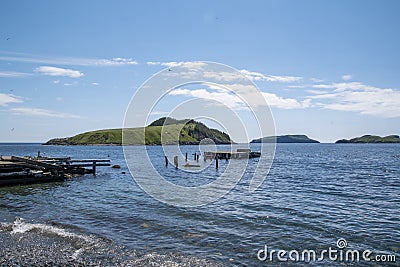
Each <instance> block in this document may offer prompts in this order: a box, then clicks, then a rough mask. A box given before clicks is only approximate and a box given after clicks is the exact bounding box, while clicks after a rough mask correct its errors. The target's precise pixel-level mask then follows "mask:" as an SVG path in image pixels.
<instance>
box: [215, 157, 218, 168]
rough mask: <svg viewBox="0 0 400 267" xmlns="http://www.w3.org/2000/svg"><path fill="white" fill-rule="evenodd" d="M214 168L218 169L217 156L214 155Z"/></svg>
mask: <svg viewBox="0 0 400 267" xmlns="http://www.w3.org/2000/svg"><path fill="white" fill-rule="evenodd" d="M215 168H216V169H218V157H215Z"/></svg>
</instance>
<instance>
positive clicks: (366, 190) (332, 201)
mask: <svg viewBox="0 0 400 267" xmlns="http://www.w3.org/2000/svg"><path fill="white" fill-rule="evenodd" d="M181 149H182V151H183V152H185V150H186V151H188V152H189V154H191V153H193V152H195V151H197V150H198V147H197V146H184V147H181ZM38 150H40V151H41V153H42V155H44V156H52V157H60V156H71V157H72V158H106V159H107V158H109V159H110V160H111V164H119V165H121V169H112V168H110V167H100V168H98V174H97V176H96V177H93V176H91V175H86V176H83V177H77V178H74V179H73V180H70V181H66V182H62V183H51V184H40V185H27V186H17V187H6V188H0V222H1V223H2V225H3V229H2V230H1V231H10V234H12V233H11V232H12V231H14V232H15V231H17V230H16V227H20V229H19V232H20V233H24V230H23V229H24V227H25V229H26V231H28V230H29V229H31V228H32V225H36V227H39V225H41V226H42V229H45V227H43V226H46V225H51V226H53V227H56V228H57V229H61V230H63V231H64V232H62V233H65V232H68V233H79V234H81V235H87V236H98V237H101V238H106V239H109V240H111V241H112V242H115V243H116V244H118V245H122V246H125V247H127V248H128V249H130V250H134V251H139V252H141V253H155V254H154V255H163V254H166V253H177V254H180V255H182V256H190V257H193V256H194V257H198V258H205V259H209V260H211V261H214V262H218V263H222V264H224V265H238V266H267V265H270V262H261V261H259V260H258V259H257V252H258V251H259V250H260V249H264V246H265V245H267V246H268V249H270V250H272V249H274V250H280V249H282V250H287V251H290V250H292V249H295V250H298V251H301V250H304V249H314V250H317V251H318V250H319V251H320V250H323V249H328V248H329V247H332V248H337V246H336V245H337V244H336V241H337V240H338V239H339V238H344V239H346V241H347V248H349V249H358V250H360V251H362V250H366V249H369V250H371V251H373V252H376V253H381V254H394V255H396V257H397V263H398V262H399V261H400V256H399V255H400V254H399V253H400V145H396V144H393V145H392V144H377V145H375V144H368V145H357V144H343V145H339V144H278V145H277V149H276V155H275V160H274V162H273V165H272V167H271V171H270V173H269V175H268V176H267V178H266V179H265V181H264V183H263V184H262V186H261V187H260V188H259V189H258V190H257V191H256V192H254V193H250V192H249V191H248V185H249V180H250V177H251V173H252V172H253V171H254V169H252V166H256V163H257V159H252V160H250V161H249V167H248V168H247V170H246V173H245V175H244V177H243V178H242V180H241V181H240V182H239V183H238V185H237V186H236V187H235V188H234V189H233V190H232V191H231V192H230V193H229V194H227V195H226V196H225V197H223V198H221V199H219V200H218V201H216V202H214V203H212V204H209V205H206V206H202V207H197V208H176V207H173V206H169V205H167V204H163V203H160V202H158V201H157V200H155V199H153V198H151V197H149V196H148V195H147V194H146V193H145V192H144V191H143V190H142V189H140V187H139V186H138V185H137V184H136V183H135V181H134V180H133V178H132V177H131V175H130V173H129V170H128V168H127V167H126V163H125V160H124V155H123V151H122V147H116V146H41V145H39V144H0V154H1V155H21V156H22V155H37V151H38ZM253 150H255V151H257V150H258V149H257V144H254V146H253ZM148 153H149V157H150V158H154V161H155V165H158V166H160V168H164V171H165V174H166V176H169V177H171V179H172V180H174V181H175V182H176V183H177V184H179V183H180V182H181V183H182V184H187V182H193V180H196V179H197V178H196V177H198V179H204V177H202V175H201V174H190V173H187V172H183V171H180V170H175V169H174V168H172V166H169V167H168V169H165V166H163V165H164V158H163V151H162V148H161V147H157V146H154V147H148ZM226 164H227V163H226V162H225V161H220V170H218V171H217V170H215V169H212V168H211V169H210V170H208V171H207V179H211V180H212V179H213V177H214V176H215V178H217V177H218V175H219V172H221V171H223V168H224V165H226ZM122 172H126V174H123V173H122ZM185 181H186V182H185ZM195 183H196V181H195ZM20 218H22V220H21V219H20ZM7 225H8V226H13V227H8V228H7V227H5V226H7ZM28 226H29V227H28ZM39 228H40V227H39ZM7 229H8V230H7ZM52 229H53V228H52ZM62 236H63V235H62ZM64 236H65V234H64ZM66 238H67V237H66ZM0 246H1V244H0ZM105 257H106V256H105ZM274 263H275V264H278V263H277V262H276V261H275V262H274ZM274 263H273V264H274ZM292 264H293V263H292ZM312 264H313V265H316V266H319V265H330V266H331V265H337V266H340V265H343V263H339V262H332V261H329V260H325V261H323V262H319V263H312ZM283 265H285V264H283ZM362 265H366V263H365V264H364V263H363V264H362Z"/></svg>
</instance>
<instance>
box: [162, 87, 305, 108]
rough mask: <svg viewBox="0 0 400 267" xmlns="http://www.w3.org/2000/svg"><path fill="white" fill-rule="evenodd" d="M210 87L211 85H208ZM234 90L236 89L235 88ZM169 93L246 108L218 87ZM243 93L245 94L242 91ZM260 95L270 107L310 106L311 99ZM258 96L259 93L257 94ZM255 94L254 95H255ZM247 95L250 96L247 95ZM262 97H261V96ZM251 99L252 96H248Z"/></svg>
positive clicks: (240, 101)
mask: <svg viewBox="0 0 400 267" xmlns="http://www.w3.org/2000/svg"><path fill="white" fill-rule="evenodd" d="M209 88H210V89H212V88H211V87H209ZM235 91H236V90H235ZM170 94H171V95H185V96H192V97H196V98H202V99H208V100H214V101H217V102H220V103H221V104H224V105H226V106H227V107H228V108H231V109H236V110H238V109H244V108H246V106H247V105H246V103H245V102H244V101H243V100H242V99H241V98H240V97H239V96H238V95H235V94H233V93H231V92H229V91H228V90H225V89H221V88H218V89H216V90H215V91H213V92H210V91H208V90H206V89H195V90H189V89H175V90H173V91H171V92H170ZM244 94H246V93H245V92H244ZM261 94H262V96H264V98H265V101H266V103H267V104H268V105H269V106H270V107H275V108H280V109H303V108H308V107H310V106H311V99H306V100H304V101H298V100H296V99H292V98H283V97H280V96H277V95H276V94H272V93H266V92H262V93H261ZM257 96H260V95H257ZM257 96H255V97H257ZM247 97H250V96H249V95H248V96H247ZM261 98H262V97H261ZM250 99H252V100H253V98H251V97H250ZM251 104H252V105H253V106H257V105H265V102H264V101H263V100H262V99H255V100H254V101H253V102H252V103H251Z"/></svg>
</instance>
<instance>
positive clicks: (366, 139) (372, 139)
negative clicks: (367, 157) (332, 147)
mask: <svg viewBox="0 0 400 267" xmlns="http://www.w3.org/2000/svg"><path fill="white" fill-rule="evenodd" d="M347 143H400V138H399V136H398V135H388V136H385V137H380V136H377V135H364V136H361V137H356V138H352V139H349V140H348V139H341V140H338V141H336V144H347Z"/></svg>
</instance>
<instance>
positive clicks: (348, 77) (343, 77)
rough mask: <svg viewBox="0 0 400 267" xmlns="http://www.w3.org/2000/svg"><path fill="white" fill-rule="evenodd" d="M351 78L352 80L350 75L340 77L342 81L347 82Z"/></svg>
mask: <svg viewBox="0 0 400 267" xmlns="http://www.w3.org/2000/svg"><path fill="white" fill-rule="evenodd" d="M352 78H353V76H352V75H350V74H346V75H343V76H342V79H343V81H348V80H351V79H352Z"/></svg>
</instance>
